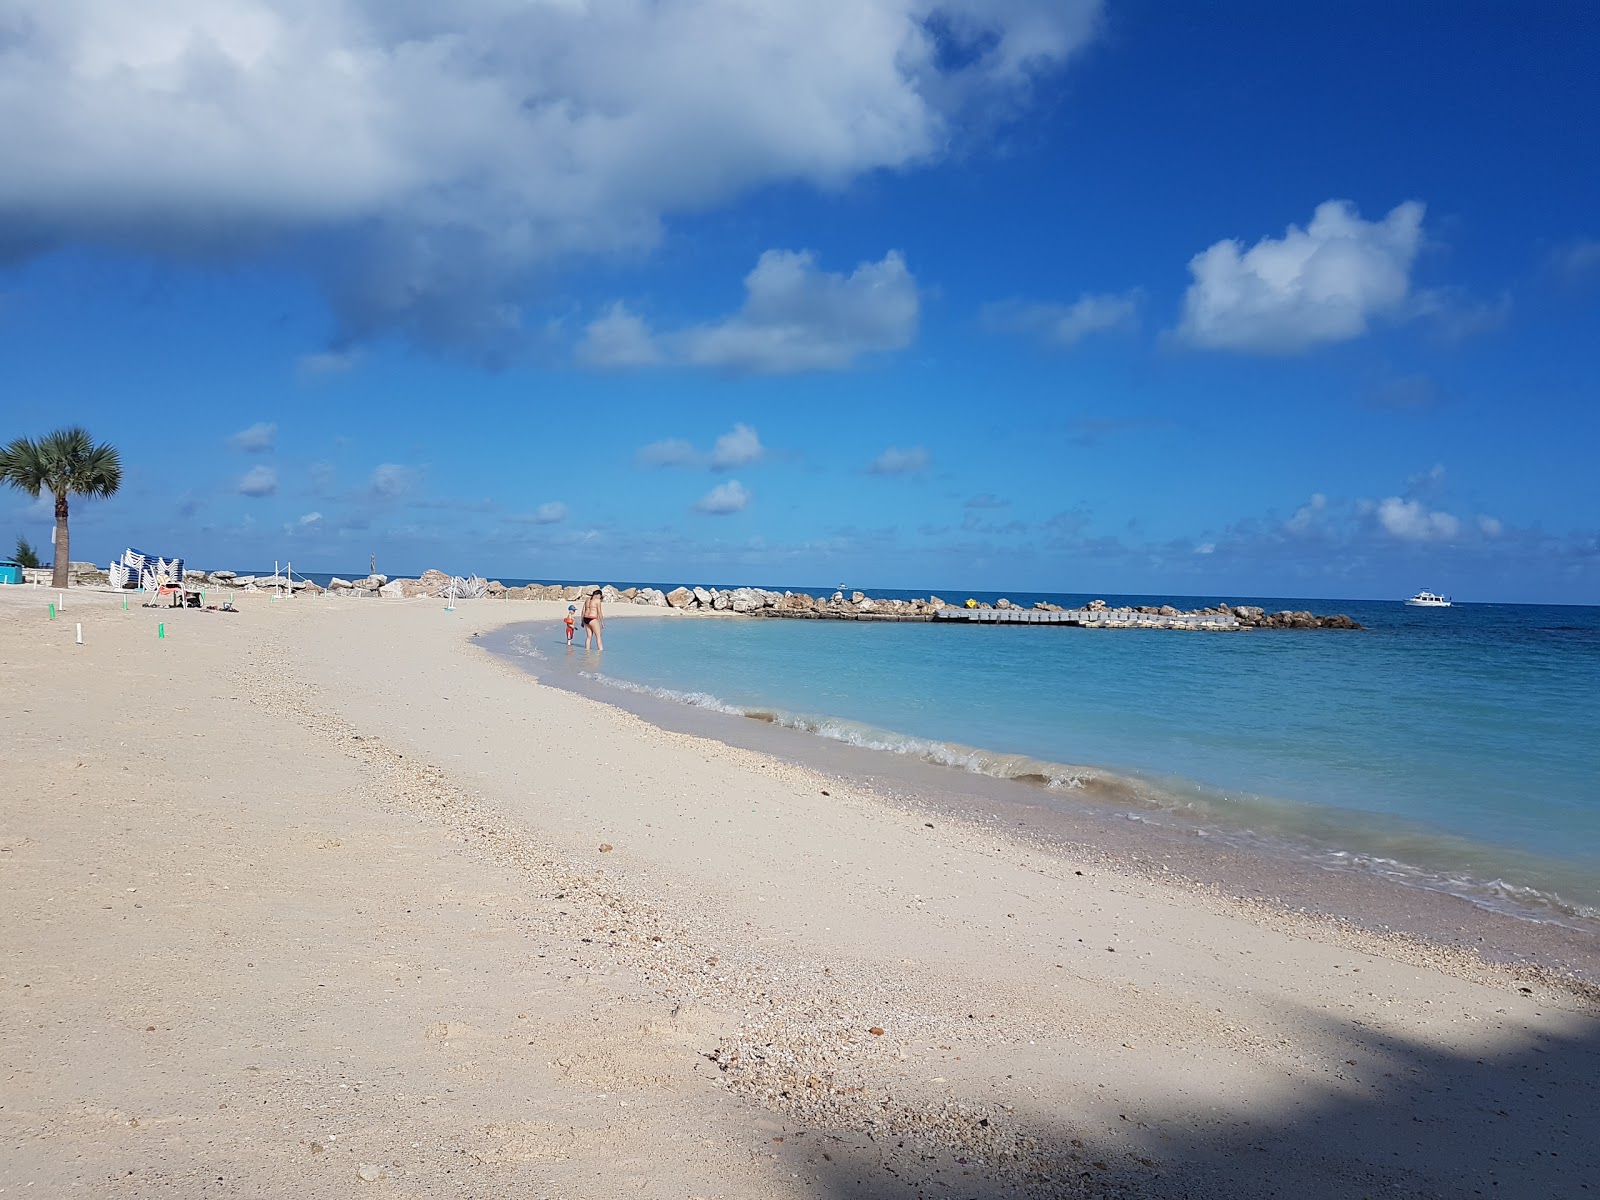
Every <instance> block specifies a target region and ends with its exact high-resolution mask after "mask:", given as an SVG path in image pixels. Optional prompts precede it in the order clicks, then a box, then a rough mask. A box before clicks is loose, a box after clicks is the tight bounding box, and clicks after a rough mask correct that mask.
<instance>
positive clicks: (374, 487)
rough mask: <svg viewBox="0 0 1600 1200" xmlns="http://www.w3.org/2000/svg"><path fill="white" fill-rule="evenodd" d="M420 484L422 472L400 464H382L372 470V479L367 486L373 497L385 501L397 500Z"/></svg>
mask: <svg viewBox="0 0 1600 1200" xmlns="http://www.w3.org/2000/svg"><path fill="white" fill-rule="evenodd" d="M421 482H422V472H421V471H419V470H418V469H417V468H416V467H408V466H404V465H402V464H400V463H382V464H381V465H379V466H378V467H376V468H374V469H373V472H372V478H371V479H370V480H369V481H368V483H367V486H368V487H369V488H370V489H371V491H372V493H373V495H375V496H381V497H383V498H384V499H386V500H394V499H398V498H399V497H401V496H404V495H405V494H406V493H407V492H410V491H413V490H415V489H416V487H417V485H418V484H419V483H421Z"/></svg>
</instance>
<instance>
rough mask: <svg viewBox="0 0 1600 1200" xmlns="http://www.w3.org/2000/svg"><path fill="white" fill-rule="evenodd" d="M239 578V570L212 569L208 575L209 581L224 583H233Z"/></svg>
mask: <svg viewBox="0 0 1600 1200" xmlns="http://www.w3.org/2000/svg"><path fill="white" fill-rule="evenodd" d="M237 578H239V572H237V571H212V572H211V573H210V574H209V575H207V576H206V579H207V581H208V582H210V583H224V584H225V583H232V582H233V581H234V580H235V579H237Z"/></svg>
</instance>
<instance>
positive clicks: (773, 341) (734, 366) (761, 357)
mask: <svg viewBox="0 0 1600 1200" xmlns="http://www.w3.org/2000/svg"><path fill="white" fill-rule="evenodd" d="M744 286H745V301H744V306H743V307H742V308H741V309H740V310H739V311H738V312H737V313H734V314H733V315H732V316H729V317H726V318H724V319H722V320H720V321H712V322H707V323H706V324H703V325H695V326H692V327H690V328H688V329H681V330H676V331H669V332H657V331H655V330H652V329H651V328H650V326H649V325H648V324H647V323H646V322H645V321H644V320H643V319H642V318H641V317H639V316H637V315H636V314H635V313H633V312H632V311H631V310H630V309H628V307H627V306H626V305H625V304H623V303H622V302H621V301H618V302H616V303H614V304H613V305H612V306H611V307H610V308H609V309H607V310H606V312H605V314H604V315H602V316H601V317H599V318H597V319H596V320H594V321H591V322H590V323H589V325H588V326H587V327H585V329H584V334H583V338H582V339H581V340H580V341H579V343H578V346H577V351H576V354H577V357H578V359H579V361H581V362H584V363H587V364H588V365H590V366H595V367H606V368H622V367H645V366H677V367H682V366H693V367H716V368H720V369H723V370H730V371H747V372H751V373H754V374H766V375H779V374H786V373H792V372H797V371H838V370H844V369H846V368H849V367H852V366H854V365H855V363H856V361H857V360H858V359H859V358H861V357H862V356H864V355H867V354H873V353H880V352H886V351H890V350H900V349H903V348H905V347H906V346H908V345H910V344H911V341H912V339H913V338H914V337H915V336H916V332H917V311H918V299H917V285H916V281H915V280H914V279H913V278H912V276H911V272H910V271H908V270H907V269H906V264H905V260H904V259H903V258H902V257H901V256H900V254H899V253H898V252H897V251H894V250H891V251H889V253H888V254H886V255H884V257H883V259H882V260H881V261H879V262H865V263H861V264H860V265H859V266H857V267H856V269H855V270H854V271H853V272H851V273H850V274H849V275H848V276H846V275H842V274H838V273H836V272H828V271H821V270H818V269H817V265H816V258H815V256H814V255H813V254H812V253H811V252H810V251H809V250H801V251H795V250H768V251H767V252H766V253H764V254H763V255H762V256H761V258H760V259H759V260H758V261H757V262H756V265H755V267H754V268H753V269H752V270H751V271H750V273H749V274H748V275H746V276H745V278H744Z"/></svg>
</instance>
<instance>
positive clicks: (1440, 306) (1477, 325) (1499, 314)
mask: <svg viewBox="0 0 1600 1200" xmlns="http://www.w3.org/2000/svg"><path fill="white" fill-rule="evenodd" d="M1413 311H1414V312H1415V314H1416V315H1417V316H1419V317H1423V318H1426V319H1427V320H1429V321H1431V322H1432V323H1433V330H1434V333H1435V334H1436V335H1437V336H1438V337H1440V338H1441V339H1443V340H1444V341H1446V342H1464V341H1466V340H1467V339H1468V338H1474V337H1481V336H1482V335H1483V334H1486V333H1493V332H1495V331H1496V330H1498V329H1501V328H1503V327H1504V326H1505V323H1506V322H1507V321H1508V320H1509V319H1510V317H1511V296H1510V293H1502V294H1501V295H1500V298H1499V299H1497V300H1474V299H1472V297H1470V296H1469V295H1467V294H1466V293H1465V292H1463V291H1460V290H1459V289H1455V288H1433V289H1430V290H1429V291H1426V292H1422V293H1420V294H1419V295H1418V296H1417V298H1416V301H1415V302H1414V304H1413Z"/></svg>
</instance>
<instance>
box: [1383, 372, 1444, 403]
mask: <svg viewBox="0 0 1600 1200" xmlns="http://www.w3.org/2000/svg"><path fill="white" fill-rule="evenodd" d="M1440 399H1441V397H1440V393H1439V386H1438V384H1436V383H1434V381H1433V380H1432V379H1430V378H1429V377H1428V376H1426V375H1422V374H1414V375H1401V376H1398V377H1397V378H1394V379H1389V380H1385V381H1384V382H1383V383H1380V384H1378V385H1377V386H1376V387H1374V388H1373V389H1372V390H1371V391H1369V392H1368V393H1367V394H1366V397H1365V402H1366V405H1367V407H1369V408H1386V409H1390V410H1393V411H1395V412H1403V411H1405V410H1407V409H1421V408H1432V407H1433V406H1434V405H1436V404H1438V403H1439V402H1440Z"/></svg>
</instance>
